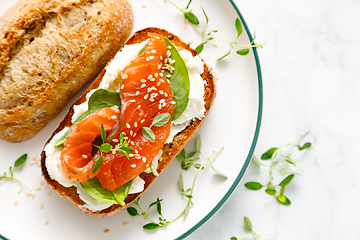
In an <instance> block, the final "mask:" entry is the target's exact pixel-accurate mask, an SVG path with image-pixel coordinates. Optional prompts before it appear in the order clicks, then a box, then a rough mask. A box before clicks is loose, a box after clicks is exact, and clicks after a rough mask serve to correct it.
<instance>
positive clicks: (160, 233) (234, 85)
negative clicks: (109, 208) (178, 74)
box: [0, 0, 262, 240]
mask: <svg viewBox="0 0 360 240" xmlns="http://www.w3.org/2000/svg"><path fill="white" fill-rule="evenodd" d="M130 2H131V4H132V6H133V9H134V13H135V26H134V31H136V30H139V29H142V28H144V27H161V28H165V29H167V30H169V31H171V32H173V33H174V34H176V35H178V36H180V37H181V38H182V39H183V40H184V41H186V42H190V41H193V44H192V47H196V46H197V45H198V44H199V42H200V40H201V38H200V36H199V35H198V34H197V33H196V32H195V31H194V29H193V28H192V26H191V25H188V26H187V27H186V28H185V24H184V18H183V16H182V14H181V12H180V11H178V10H177V9H176V8H175V7H174V6H172V5H171V4H170V3H169V2H167V3H166V2H165V1H164V0H151V1H148V0H147V1H145V0H130ZM174 2H175V3H176V4H177V5H178V6H183V7H185V6H184V5H185V4H186V3H185V1H180V0H177V1H175V0H174ZM186 2H187V1H186ZM13 3H14V0H12V1H10V0H8V1H1V3H0V12H3V11H5V9H7V8H8V7H10V6H11V5H12V4H13ZM145 4H146V6H145ZM201 6H203V7H204V9H205V11H206V13H207V15H208V17H209V28H208V29H217V30H218V33H217V36H220V37H221V38H224V39H227V40H232V39H234V38H236V36H237V32H236V30H235V27H234V22H235V19H236V18H237V17H240V19H241V20H242V23H243V26H244V25H245V22H244V19H243V18H242V17H241V15H240V13H239V11H238V9H237V8H236V6H235V4H234V3H233V2H232V1H220V0H218V1H206V0H193V2H192V3H191V5H190V9H193V12H194V13H195V14H196V15H197V16H198V17H199V20H200V23H201V25H200V28H202V27H203V24H204V22H205V18H204V16H203V15H202V10H201ZM245 30H246V31H245ZM240 39H241V42H242V43H244V44H249V43H250V41H251V40H250V39H251V37H250V35H249V31H248V29H247V27H246V25H245V26H244V34H243V35H242V36H241V38H240ZM213 42H215V43H216V44H217V46H214V45H213V44H212V43H211V42H210V43H208V45H207V46H206V47H205V49H204V51H203V52H202V53H201V56H202V57H203V58H204V59H205V60H206V61H207V63H208V65H210V66H213V68H214V69H215V71H216V72H217V75H218V77H219V79H218V81H217V98H216V100H215V103H214V105H213V108H212V110H211V111H210V114H209V116H208V119H207V120H206V121H205V123H204V124H203V126H202V127H201V129H200V130H199V132H198V134H200V135H201V137H202V146H203V149H202V152H203V153H204V154H205V155H208V156H209V155H211V154H212V152H213V150H214V149H219V148H221V147H224V150H223V151H222V153H221V154H220V155H219V156H218V157H217V158H216V159H214V161H213V165H214V166H215V168H217V169H218V170H219V171H221V172H223V173H224V174H226V175H227V176H228V179H227V180H224V179H222V178H220V177H218V176H216V175H215V174H214V172H213V171H212V170H211V168H209V167H208V168H206V169H204V170H202V171H201V174H200V175H199V177H198V180H197V182H196V185H195V191H194V198H193V202H194V206H192V207H191V209H190V213H189V215H188V217H187V219H186V220H185V221H184V220H183V219H179V220H178V221H176V222H174V223H173V224H171V225H169V226H167V227H166V228H161V229H157V230H154V231H147V230H144V229H142V226H143V225H144V224H146V223H147V221H146V220H144V219H143V218H141V217H131V216H130V215H129V214H128V213H127V211H122V212H121V213H119V214H117V215H115V216H111V217H107V218H104V219H100V218H95V217H93V216H91V215H86V214H84V213H83V212H81V211H80V210H78V209H76V208H75V207H74V206H73V205H72V204H71V203H70V202H69V201H68V200H67V199H65V198H62V197H59V195H58V194H56V193H55V192H53V193H52V194H50V195H48V194H47V193H48V191H49V189H48V188H46V187H44V186H42V188H41V189H40V190H35V189H36V188H37V187H38V186H41V185H40V181H41V180H42V176H41V170H40V168H39V167H38V166H37V165H30V163H31V162H32V161H33V160H32V158H33V156H37V155H39V154H40V152H41V150H42V147H43V145H44V143H45V142H46V140H47V139H48V138H49V136H50V135H51V133H52V131H53V130H54V129H55V128H56V126H57V124H58V123H59V122H60V121H61V119H62V117H63V116H64V115H65V112H66V110H67V109H68V108H69V106H70V104H71V103H69V104H68V106H67V107H65V109H64V110H63V111H62V112H61V113H60V114H59V116H58V117H57V118H55V119H54V120H52V121H51V122H50V123H49V124H48V125H47V126H46V127H45V128H44V129H43V130H41V131H40V132H39V133H38V134H37V135H36V136H35V137H33V138H32V139H30V140H28V141H25V142H22V143H8V142H6V141H4V140H2V139H0V152H1V161H0V172H3V171H7V170H8V167H9V166H10V165H12V164H13V162H14V161H15V160H16V159H17V158H18V157H19V156H20V155H22V154H23V153H28V156H29V158H28V161H27V162H26V163H25V166H24V168H23V170H22V171H18V170H16V171H15V177H17V178H19V179H20V180H22V181H23V182H25V183H26V185H27V186H28V187H29V188H30V189H31V190H32V191H33V192H34V193H35V197H34V198H32V197H28V196H27V195H26V191H25V189H23V191H22V192H20V193H18V190H19V188H20V187H19V185H18V184H17V183H12V182H1V183H0V191H1V197H0V216H1V217H0V239H1V238H4V239H6V238H9V239H12V240H17V239H22V240H23V239H104V238H106V239H127V240H130V239H176V238H177V239H183V238H185V237H186V236H188V235H189V234H191V233H192V232H193V231H195V230H196V229H197V228H199V227H200V226H201V225H202V224H204V223H205V222H206V221H207V220H208V219H209V218H210V217H211V216H212V215H213V214H214V213H215V212H216V211H217V210H218V209H219V208H220V207H221V206H222V205H223V204H224V202H225V201H226V199H227V198H228V197H229V196H230V194H231V193H232V192H233V190H234V189H235V187H236V186H237V184H238V183H239V181H240V179H241V177H242V176H243V174H244V172H245V170H246V168H247V166H248V163H249V161H250V157H251V156H252V153H253V150H254V148H255V144H256V140H257V137H258V133H259V128H260V121H261V111H262V82H261V72H260V65H259V61H258V57H257V53H256V50H255V51H251V52H250V54H249V55H248V56H245V57H243V56H238V55H236V54H235V52H234V51H233V52H232V53H231V54H230V56H228V57H227V58H225V59H224V60H222V61H220V62H216V59H217V58H218V57H220V56H222V55H223V54H225V53H226V52H227V51H228V50H229V45H228V44H226V43H224V42H222V41H220V40H216V39H215V40H214V41H213ZM79 94H80V93H79ZM79 94H78V96H79ZM78 96H76V97H75V98H74V99H73V100H72V101H75V99H77V97H78ZM186 148H187V149H188V150H189V151H190V150H194V149H195V146H194V141H191V142H190V143H189V144H188V146H187V147H186ZM180 173H182V174H183V176H184V182H185V183H184V184H185V187H186V188H187V187H190V185H191V183H192V180H193V177H194V175H195V173H196V171H195V170H189V171H186V172H185V171H183V170H181V168H180V162H179V161H178V160H176V159H175V160H174V161H172V162H171V163H170V165H169V166H168V167H167V169H166V170H165V171H164V172H163V173H162V174H161V176H160V177H159V178H158V179H157V180H156V181H155V182H154V184H153V185H152V186H151V188H150V189H149V190H148V191H147V192H146V193H145V194H144V195H143V196H142V198H141V200H140V203H141V205H142V206H143V207H144V208H147V206H148V204H149V203H151V202H153V201H155V200H156V198H161V199H164V200H163V202H162V213H163V215H164V216H165V217H166V218H167V219H168V220H171V219H173V218H174V217H176V216H177V215H178V214H179V213H180V212H181V211H182V210H183V208H184V206H185V205H186V199H184V198H182V197H181V193H180V191H179V189H178V176H179V174H180ZM16 201H17V202H18V204H17V205H16V206H15V202H16ZM41 204H43V208H42V209H40V205H41ZM154 216H156V215H155V214H154ZM47 221H48V223H47V224H45V222H47ZM124 223H127V224H124ZM105 229H109V232H107V233H104V230H105Z"/></svg>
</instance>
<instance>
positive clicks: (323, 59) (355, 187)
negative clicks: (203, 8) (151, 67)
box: [187, 0, 360, 240]
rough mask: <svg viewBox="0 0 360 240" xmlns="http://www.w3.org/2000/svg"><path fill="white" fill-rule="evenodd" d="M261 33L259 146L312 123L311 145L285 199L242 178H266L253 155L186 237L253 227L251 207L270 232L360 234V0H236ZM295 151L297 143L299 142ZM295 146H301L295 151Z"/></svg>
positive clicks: (260, 228) (262, 229) (256, 222)
mask: <svg viewBox="0 0 360 240" xmlns="http://www.w3.org/2000/svg"><path fill="white" fill-rule="evenodd" d="M235 3H236V4H237V5H238V7H239V9H240V11H241V13H242V15H243V17H244V18H245V20H246V22H247V24H248V26H249V28H250V29H251V30H253V29H255V30H256V36H257V38H258V41H259V42H261V41H265V40H268V44H267V45H266V46H265V47H264V48H263V49H260V50H259V51H258V53H259V56H260V62H261V68H262V74H263V85H264V109H263V119H262V126H261V131H260V135H259V139H258V144H257V146H256V150H255V154H256V155H258V156H260V155H261V154H262V153H263V152H264V151H266V150H267V149H268V148H270V147H274V146H279V145H282V144H284V143H287V142H288V141H290V140H292V139H294V138H296V137H298V136H300V135H301V134H303V133H305V132H307V131H310V134H309V135H308V136H307V137H306V139H305V140H307V141H311V142H312V143H313V146H312V148H311V149H309V150H308V151H306V152H304V153H302V154H300V155H298V156H297V157H299V158H300V159H302V160H304V161H303V162H302V163H300V164H299V166H298V167H297V168H295V169H294V170H295V171H296V172H298V173H300V174H301V175H299V176H296V177H295V178H294V179H293V181H292V182H291V184H290V185H289V186H288V188H287V189H286V192H285V193H286V195H287V196H288V197H289V198H290V200H291V201H292V204H291V205H290V206H283V205H280V204H278V203H277V202H276V200H275V199H274V198H273V197H271V196H268V195H267V194H265V193H264V192H263V191H250V190H247V189H246V188H245V187H244V183H246V182H248V181H259V182H262V183H266V182H267V181H268V172H267V171H268V169H267V168H264V167H259V166H258V165H256V164H254V163H251V164H250V166H249V169H248V171H247V172H246V174H245V176H244V178H243V179H242V180H241V182H240V184H239V186H238V187H237V189H236V190H235V191H234V193H233V194H232V196H231V197H230V198H229V200H228V201H227V202H226V203H225V204H224V206H223V207H222V208H221V209H220V210H219V211H218V212H217V213H216V214H215V215H214V217H213V218H211V219H210V220H209V221H208V222H207V223H205V224H204V225H203V226H202V227H201V228H200V229H199V230H198V231H196V232H195V233H193V234H192V235H191V236H189V237H188V238H187V239H189V240H195V239H199V240H200V239H230V238H231V237H232V236H236V237H241V236H246V235H248V234H247V232H246V231H245V229H244V227H243V217H244V216H248V217H249V218H250V219H251V221H252V223H253V226H254V229H255V230H256V231H257V232H258V233H259V234H267V233H273V232H276V234H275V235H273V236H272V237H268V238H264V239H277V240H285V239H286V240H289V239H292V240H297V239H299V240H300V239H301V240H304V239H317V240H320V239H326V240H329V239H360V228H359V227H358V215H359V213H360V204H359V198H360V185H359V178H360V177H359V174H358V171H359V169H360V159H359V155H358V153H357V152H358V149H359V143H360V141H359V138H358V136H357V134H358V133H359V130H360V129H359V125H358V123H359V122H360V114H359V109H360V108H359V107H360V95H359V89H360V81H359V80H360V79H359V75H358V74H359V69H360V61H359V60H360V59H359V54H360V45H359V42H360V31H359V27H358V24H359V23H360V15H359V11H360V2H359V1H356V0H345V1H340V0H330V1H329V0H315V1H310V0H305V1H299V0H296V1H284V0H275V1H266V0H258V1H256V2H254V1H249V0H242V1H240V0H235ZM293 152H294V153H295V152H297V151H293ZM294 156H295V155H294Z"/></svg>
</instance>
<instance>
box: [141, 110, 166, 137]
mask: <svg viewBox="0 0 360 240" xmlns="http://www.w3.org/2000/svg"><path fill="white" fill-rule="evenodd" d="M170 118H171V114H170V113H161V114H159V115H156V116H155V117H154V119H153V121H152V123H151V125H150V127H144V126H142V130H141V131H142V134H143V136H144V137H145V138H146V139H147V140H149V141H150V142H155V134H154V132H153V130H151V128H152V126H155V127H162V126H164V125H165V124H166V123H167V122H168V121H169V120H170Z"/></svg>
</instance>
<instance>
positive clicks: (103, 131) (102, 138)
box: [100, 124, 106, 142]
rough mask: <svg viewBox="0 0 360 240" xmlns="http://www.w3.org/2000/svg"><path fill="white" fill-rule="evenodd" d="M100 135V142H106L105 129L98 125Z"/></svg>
mask: <svg viewBox="0 0 360 240" xmlns="http://www.w3.org/2000/svg"><path fill="white" fill-rule="evenodd" d="M100 135H101V140H102V141H103V142H105V141H106V132H105V128H104V125H103V124H101V125H100Z"/></svg>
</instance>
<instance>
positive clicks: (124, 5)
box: [0, 0, 133, 142]
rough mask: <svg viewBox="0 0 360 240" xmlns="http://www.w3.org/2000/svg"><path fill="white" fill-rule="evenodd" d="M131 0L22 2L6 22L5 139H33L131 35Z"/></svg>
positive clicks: (0, 86) (1, 35)
mask: <svg viewBox="0 0 360 240" xmlns="http://www.w3.org/2000/svg"><path fill="white" fill-rule="evenodd" d="M132 26H133V12H132V8H131V6H130V4H129V3H128V2H127V1H126V0H32V1H28V0H20V1H18V2H17V3H16V4H15V5H14V6H13V7H12V8H10V9H9V10H8V11H7V12H6V13H5V14H4V15H3V16H2V17H1V18H0V137H1V138H3V139H5V140H7V141H10V142H20V141H24V140H26V139H29V138H31V137H32V136H33V135H34V134H36V133H37V132H38V131H39V130H41V129H42V128H43V127H44V126H45V125H46V123H47V122H49V121H50V120H51V119H52V118H54V117H55V116H57V114H58V113H59V112H60V110H61V109H62V108H63V107H64V106H65V104H66V103H67V102H68V101H69V100H70V99H71V97H73V95H74V94H75V93H76V92H78V91H79V90H80V89H81V88H82V87H83V86H84V85H85V84H86V83H88V82H89V81H90V80H93V79H94V78H95V77H96V76H97V75H98V74H99V72H100V71H101V70H102V69H103V67H104V65H105V64H106V63H107V61H108V60H109V59H110V58H111V57H112V56H113V55H114V54H115V53H116V52H117V51H118V49H119V48H120V47H121V46H122V45H123V44H124V42H125V41H126V40H127V38H128V37H129V36H130V33H131V30H132Z"/></svg>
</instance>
